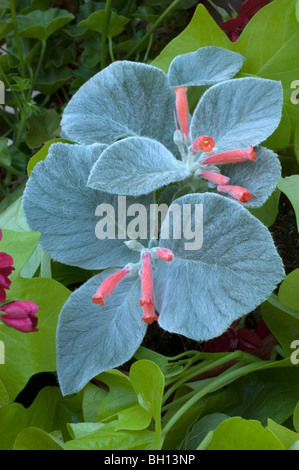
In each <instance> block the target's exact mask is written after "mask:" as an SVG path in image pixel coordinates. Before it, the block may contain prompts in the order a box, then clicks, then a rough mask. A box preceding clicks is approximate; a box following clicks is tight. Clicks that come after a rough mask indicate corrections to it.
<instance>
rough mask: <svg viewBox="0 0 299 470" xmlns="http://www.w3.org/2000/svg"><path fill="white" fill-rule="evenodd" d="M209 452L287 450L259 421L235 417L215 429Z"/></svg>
mask: <svg viewBox="0 0 299 470" xmlns="http://www.w3.org/2000/svg"><path fill="white" fill-rule="evenodd" d="M208 449H209V450H285V447H284V446H283V444H282V443H281V441H280V440H279V439H277V437H276V436H275V435H274V434H273V433H272V432H271V431H270V430H269V429H265V428H264V427H263V426H262V425H261V423H260V422H259V421H255V420H249V421H247V420H245V419H242V418H239V417H234V418H230V419H227V420H225V421H223V422H222V423H221V424H219V426H218V427H217V428H216V429H215V431H214V433H213V437H212V442H211V444H210V446H209V448H208Z"/></svg>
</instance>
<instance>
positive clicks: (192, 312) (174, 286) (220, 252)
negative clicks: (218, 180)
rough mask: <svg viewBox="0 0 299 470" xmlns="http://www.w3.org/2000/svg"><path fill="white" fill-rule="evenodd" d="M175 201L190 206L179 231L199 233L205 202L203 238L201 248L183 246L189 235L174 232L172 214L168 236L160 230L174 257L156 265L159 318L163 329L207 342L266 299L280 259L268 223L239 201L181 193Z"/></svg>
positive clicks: (279, 272)
mask: <svg viewBox="0 0 299 470" xmlns="http://www.w3.org/2000/svg"><path fill="white" fill-rule="evenodd" d="M174 204H177V206H178V207H179V208H181V210H182V211H183V208H184V207H185V208H188V207H191V208H192V212H191V217H190V218H189V219H188V217H186V219H185V221H184V219H183V217H182V218H181V228H182V235H183V234H184V231H183V228H184V227H185V231H186V230H187V229H188V226H189V224H190V227H191V229H192V230H193V231H195V233H196V234H200V224H201V220H200V217H198V214H197V216H196V217H195V215H196V207H200V206H199V205H200V204H202V205H203V225H202V227H203V243H202V247H201V248H200V249H197V250H194V249H186V247H187V245H186V242H187V240H186V239H187V238H188V237H187V236H186V237H185V239H184V237H183V236H182V237H181V238H179V237H178V232H176V236H177V239H175V238H174V237H173V235H172V233H173V227H174V225H173V221H172V219H173V220H175V219H174V218H173V217H170V224H169V226H170V231H169V238H168V239H167V238H166V236H165V234H164V239H161V240H160V246H163V247H165V248H169V249H170V250H172V251H173V253H174V255H175V259H174V261H172V262H170V263H163V262H162V261H160V260H159V261H158V264H157V267H156V269H155V305H156V308H157V310H158V312H159V313H160V314H159V319H158V323H159V325H160V326H161V327H162V328H164V329H165V330H167V331H170V332H173V333H178V334H181V335H184V336H186V337H189V338H192V339H194V340H197V341H205V340H208V339H211V338H214V337H217V336H219V335H220V334H222V333H223V332H224V331H225V330H226V329H227V328H228V327H229V326H230V325H231V323H232V322H233V321H234V320H237V319H238V318H240V317H241V316H243V315H245V314H247V313H249V312H250V311H252V310H254V309H255V308H256V307H257V306H258V305H260V303H261V302H263V301H264V300H266V299H267V297H268V296H269V295H270V294H271V293H272V291H273V290H274V289H275V287H276V285H277V284H278V283H279V282H280V281H281V280H282V278H283V277H284V269H283V264H282V260H281V259H280V257H279V255H278V253H277V251H276V248H275V246H274V243H273V240H272V237H271V235H270V233H269V231H268V230H267V228H266V227H265V226H264V225H263V224H262V223H261V222H260V221H259V220H258V219H256V218H255V217H253V216H252V215H251V214H250V213H249V212H248V211H247V210H246V209H245V208H244V207H242V206H241V205H240V204H238V203H237V202H235V201H232V200H229V199H227V198H225V197H222V196H220V195H218V194H212V193H205V194H190V195H187V196H183V197H182V198H180V199H177V200H176V201H174V203H173V205H174ZM173 205H172V206H173ZM172 206H170V208H169V211H170V210H173V209H171V207H172ZM186 214H188V213H187V211H186ZM166 220H167V219H165V220H164V222H163V224H165V221H166ZM195 221H196V224H197V226H196V224H195ZM190 227H189V228H190ZM162 229H163V226H162ZM175 229H176V231H177V229H178V227H177V223H176V225H175ZM166 232H167V231H166ZM166 232H165V233H166ZM186 234H187V231H186ZM198 236H199V235H198ZM189 238H190V236H189ZM191 241H192V240H191ZM194 241H195V239H194ZM199 241H200V237H199ZM188 242H189V243H190V240H189V241H188Z"/></svg>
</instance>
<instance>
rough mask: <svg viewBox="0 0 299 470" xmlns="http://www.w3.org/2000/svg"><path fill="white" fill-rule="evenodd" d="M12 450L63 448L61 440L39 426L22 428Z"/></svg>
mask: <svg viewBox="0 0 299 470" xmlns="http://www.w3.org/2000/svg"><path fill="white" fill-rule="evenodd" d="M13 450H64V445H63V442H62V441H60V440H59V439H57V438H55V437H54V436H51V434H49V433H47V432H46V431H43V430H42V429H39V428H34V427H30V428H26V429H23V430H22V431H21V432H20V434H19V435H18V436H17V438H16V440H15V443H14V446H13Z"/></svg>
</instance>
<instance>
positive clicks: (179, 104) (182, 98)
mask: <svg viewBox="0 0 299 470" xmlns="http://www.w3.org/2000/svg"><path fill="white" fill-rule="evenodd" d="M187 89H188V88H187V87H184V86H182V87H180V88H175V90H174V91H175V92H176V102H175V105H176V111H177V115H178V119H179V123H180V126H181V131H182V133H183V134H184V136H185V137H186V138H187V139H188V138H189V124H188V101H187Z"/></svg>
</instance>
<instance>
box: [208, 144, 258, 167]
mask: <svg viewBox="0 0 299 470" xmlns="http://www.w3.org/2000/svg"><path fill="white" fill-rule="evenodd" d="M246 160H252V161H254V162H255V161H256V153H255V151H254V150H253V147H252V145H250V147H249V149H238V150H228V151H227V152H222V153H217V154H215V155H210V156H209V157H207V158H206V159H205V161H204V162H203V163H204V164H205V165H210V164H211V165H218V164H221V163H239V162H244V161H246Z"/></svg>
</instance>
